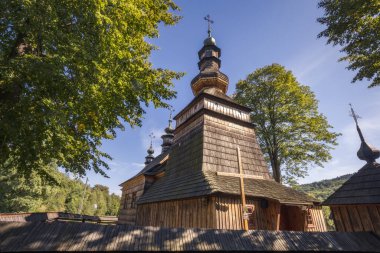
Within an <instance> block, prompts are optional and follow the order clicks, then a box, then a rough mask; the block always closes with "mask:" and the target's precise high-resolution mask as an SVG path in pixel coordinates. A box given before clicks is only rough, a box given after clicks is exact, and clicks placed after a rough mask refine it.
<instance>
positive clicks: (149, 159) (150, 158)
mask: <svg viewBox="0 0 380 253" xmlns="http://www.w3.org/2000/svg"><path fill="white" fill-rule="evenodd" d="M149 137H150V146H149V148H148V150H147V153H148V155H147V156H145V165H148V164H149V163H151V162H152V161H153V159H154V155H153V153H154V149H153V138H154V136H153V133H151V134H150V135H149Z"/></svg>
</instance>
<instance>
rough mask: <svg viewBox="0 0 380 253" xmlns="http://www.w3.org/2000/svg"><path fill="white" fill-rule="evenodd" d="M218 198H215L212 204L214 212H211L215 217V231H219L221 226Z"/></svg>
mask: <svg viewBox="0 0 380 253" xmlns="http://www.w3.org/2000/svg"><path fill="white" fill-rule="evenodd" d="M218 206H219V197H215V202H214V210H213V212H215V217H216V220H215V225H216V226H215V228H216V229H221V228H222V226H221V224H220V212H219V208H218Z"/></svg>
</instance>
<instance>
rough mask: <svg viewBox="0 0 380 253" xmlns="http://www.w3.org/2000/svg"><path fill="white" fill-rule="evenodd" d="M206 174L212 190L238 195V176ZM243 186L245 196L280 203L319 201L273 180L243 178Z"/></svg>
mask: <svg viewBox="0 0 380 253" xmlns="http://www.w3.org/2000/svg"><path fill="white" fill-rule="evenodd" d="M206 174H207V177H206V178H207V180H208V181H209V182H210V184H211V185H212V189H213V192H220V193H227V194H235V195H240V179H239V178H237V177H227V176H221V175H217V174H216V173H213V172H207V173H206ZM244 186H245V187H244V189H245V194H246V196H251V197H262V198H267V199H272V200H277V201H278V202H280V203H282V204H306V205H311V204H313V203H319V202H320V201H318V200H317V199H315V198H312V197H310V196H309V195H307V194H305V193H303V192H299V191H296V190H294V189H292V188H290V187H287V186H284V185H282V184H279V183H277V182H276V181H273V180H266V179H252V178H245V179H244Z"/></svg>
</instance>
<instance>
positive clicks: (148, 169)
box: [120, 149, 170, 186]
mask: <svg viewBox="0 0 380 253" xmlns="http://www.w3.org/2000/svg"><path fill="white" fill-rule="evenodd" d="M169 153H170V149H169V150H167V151H166V152H164V153H161V154H159V155H158V156H157V157H155V158H154V159H153V161H152V162H150V163H149V164H148V165H146V166H145V167H144V168H143V169H142V170H141V171H140V172H139V173H137V174H136V175H135V176H133V177H131V178H129V179H128V180H127V181H124V182H123V183H121V184H120V186H121V185H123V184H124V183H126V182H128V181H129V180H131V179H133V178H136V177H137V176H140V175H142V174H144V175H154V174H157V173H158V172H160V171H162V170H164V168H165V164H160V162H161V161H162V159H163V158H164V157H165V156H167V155H168V154H169Z"/></svg>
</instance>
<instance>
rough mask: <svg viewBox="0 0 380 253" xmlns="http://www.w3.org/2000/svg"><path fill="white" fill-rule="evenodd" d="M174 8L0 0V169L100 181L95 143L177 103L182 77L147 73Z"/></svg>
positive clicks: (166, 2) (124, 1)
mask: <svg viewBox="0 0 380 253" xmlns="http://www.w3.org/2000/svg"><path fill="white" fill-rule="evenodd" d="M177 9H178V8H177V6H176V5H175V4H174V3H173V2H172V1H171V0H162V1H153V0H146V1H140V0H85V1H77V0H12V1H0V164H2V165H3V166H5V165H6V166H8V167H13V168H16V169H17V170H18V171H20V172H24V173H25V174H28V173H30V172H31V171H32V170H35V171H37V172H38V173H39V174H41V175H46V171H44V170H41V169H40V168H43V167H44V165H47V164H49V163H51V162H55V163H56V164H57V165H58V166H59V167H63V168H65V169H66V170H67V171H70V172H73V173H75V174H78V175H84V174H85V173H86V170H90V169H93V170H94V171H95V172H98V173H101V174H103V175H105V172H104V171H103V169H104V168H108V165H107V163H106V162H105V159H107V158H110V157H109V155H108V154H106V153H104V152H102V151H101V150H100V149H99V147H100V146H101V143H102V140H104V139H113V138H115V135H116V131H115V130H116V129H123V128H124V124H129V125H131V126H135V125H140V123H141V122H140V119H141V117H142V115H143V114H144V106H148V105H149V104H150V103H152V104H153V105H154V106H155V107H167V106H168V104H167V103H166V102H165V101H166V100H169V99H171V98H173V97H174V96H175V92H174V91H173V90H172V80H173V78H180V76H181V74H180V73H176V72H173V71H170V70H166V69H159V68H158V69H156V68H153V67H152V64H151V63H150V61H149V56H150V54H151V52H152V50H154V49H156V48H155V46H154V45H151V44H150V43H148V42H147V41H146V38H154V37H158V24H159V23H163V24H165V25H173V24H175V23H176V22H177V21H178V19H179V17H178V16H176V15H175V14H173V10H177Z"/></svg>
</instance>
